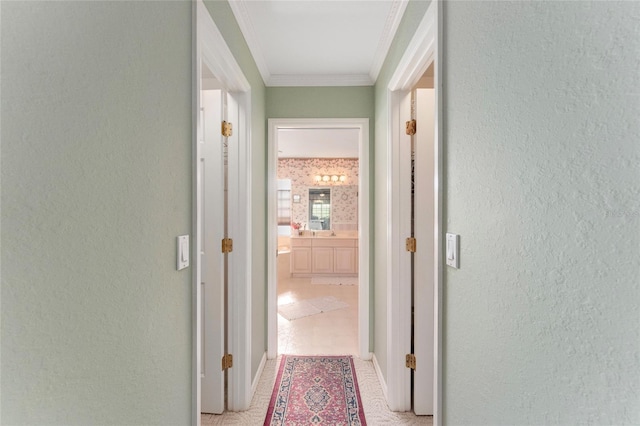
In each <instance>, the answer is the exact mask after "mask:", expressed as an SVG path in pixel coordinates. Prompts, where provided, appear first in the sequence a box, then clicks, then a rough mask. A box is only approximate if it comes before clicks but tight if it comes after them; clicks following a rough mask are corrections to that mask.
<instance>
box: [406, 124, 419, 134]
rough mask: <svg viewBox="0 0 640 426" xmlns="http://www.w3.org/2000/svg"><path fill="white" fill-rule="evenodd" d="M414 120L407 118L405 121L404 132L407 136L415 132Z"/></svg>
mask: <svg viewBox="0 0 640 426" xmlns="http://www.w3.org/2000/svg"><path fill="white" fill-rule="evenodd" d="M416 124H417V123H416V120H409V121H407V123H406V126H407V128H406V132H407V134H408V135H409V136H411V135H415V134H416Z"/></svg>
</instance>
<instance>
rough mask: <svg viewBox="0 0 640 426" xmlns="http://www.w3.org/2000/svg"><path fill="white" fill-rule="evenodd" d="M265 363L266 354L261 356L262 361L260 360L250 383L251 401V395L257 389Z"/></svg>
mask: <svg viewBox="0 0 640 426" xmlns="http://www.w3.org/2000/svg"><path fill="white" fill-rule="evenodd" d="M266 363H267V353H266V352H265V353H263V354H262V359H261V360H260V365H259V366H258V371H257V372H256V375H255V376H254V378H253V381H252V382H251V399H253V395H255V393H256V389H258V383H259V382H260V377H261V376H262V371H263V370H264V365H265V364H266Z"/></svg>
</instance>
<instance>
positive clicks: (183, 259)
mask: <svg viewBox="0 0 640 426" xmlns="http://www.w3.org/2000/svg"><path fill="white" fill-rule="evenodd" d="M177 241H178V250H176V251H177V253H178V271H180V270H182V269H184V268H186V267H188V266H189V236H188V235H180V236H179V237H178V239H177Z"/></svg>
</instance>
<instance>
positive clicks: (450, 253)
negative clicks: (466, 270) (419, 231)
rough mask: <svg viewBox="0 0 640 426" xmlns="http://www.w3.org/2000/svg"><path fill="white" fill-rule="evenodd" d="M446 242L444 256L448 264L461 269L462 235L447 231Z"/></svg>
mask: <svg viewBox="0 0 640 426" xmlns="http://www.w3.org/2000/svg"><path fill="white" fill-rule="evenodd" d="M446 243H447V244H446V247H445V253H444V256H445V259H446V261H447V265H449V266H451V267H453V268H456V269H460V250H459V246H460V235H458V234H450V233H448V232H447V237H446Z"/></svg>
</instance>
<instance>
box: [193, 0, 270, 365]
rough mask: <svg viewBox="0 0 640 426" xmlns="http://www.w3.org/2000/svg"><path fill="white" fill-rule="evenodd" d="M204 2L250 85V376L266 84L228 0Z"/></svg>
mask: <svg viewBox="0 0 640 426" xmlns="http://www.w3.org/2000/svg"><path fill="white" fill-rule="evenodd" d="M205 5H206V7H207V9H208V10H209V13H210V14H211V17H212V18H213V21H214V22H215V23H216V26H217V27H218V29H219V30H220V33H222V36H223V38H224V40H225V42H226V43H227V45H228V46H229V49H231V52H232V53H233V56H234V57H235V59H236V61H237V62H238V65H240V68H242V72H243V74H244V76H245V77H246V79H247V80H248V81H249V84H250V85H251V186H252V196H251V209H252V214H251V226H252V234H251V235H252V245H253V246H252V253H251V256H252V259H251V277H252V280H253V288H252V293H251V300H252V305H251V377H254V376H255V374H256V373H257V371H258V367H259V366H260V361H261V360H262V356H263V355H264V353H265V351H266V350H267V328H266V327H267V325H266V324H267V319H266V318H267V313H266V302H265V301H266V299H267V296H266V288H267V278H266V277H267V263H266V257H267V219H266V214H265V212H266V211H267V196H266V194H267V183H266V179H265V176H266V175H267V172H266V161H265V158H266V155H267V154H266V153H267V150H266V146H267V144H266V142H265V140H266V136H265V135H266V130H265V129H266V128H265V124H266V122H265V96H266V94H265V87H264V82H263V81H262V77H261V76H260V73H259V72H258V68H257V67H256V64H255V61H254V60H253V57H252V56H251V52H250V51H249V48H248V47H247V43H246V42H245V40H244V37H243V36H242V33H241V32H240V27H238V24H237V22H236V19H235V17H234V16H233V12H232V11H231V7H230V6H229V3H228V2H227V1H206V2H205Z"/></svg>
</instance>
